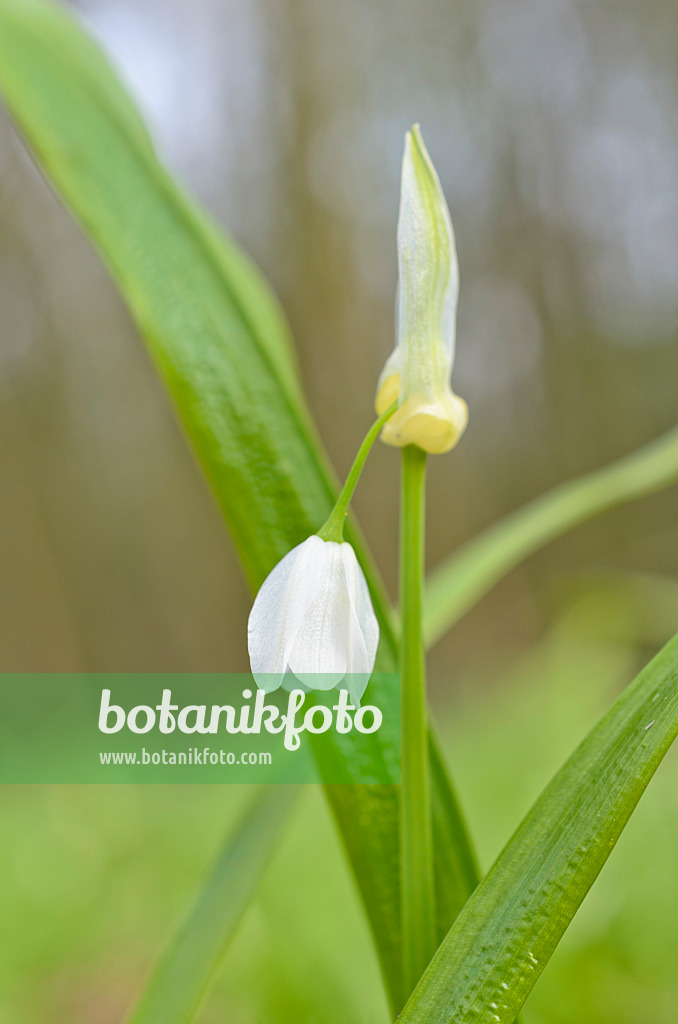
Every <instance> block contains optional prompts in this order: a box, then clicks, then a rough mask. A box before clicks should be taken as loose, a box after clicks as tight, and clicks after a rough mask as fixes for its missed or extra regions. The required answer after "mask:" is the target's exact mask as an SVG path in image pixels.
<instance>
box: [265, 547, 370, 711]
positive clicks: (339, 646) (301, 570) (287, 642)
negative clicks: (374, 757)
mask: <svg viewBox="0 0 678 1024" xmlns="http://www.w3.org/2000/svg"><path fill="white" fill-rule="evenodd" d="M247 641H248V647H249V653H250V663H251V666H252V674H253V676H254V678H255V680H256V682H257V684H258V686H260V687H261V689H263V690H266V691H271V690H276V689H277V688H278V687H279V686H280V685H281V684H283V682H284V681H285V678H284V677H285V674H286V673H293V674H294V676H296V678H297V679H298V680H299V681H300V682H301V683H302V684H303V685H304V686H305V687H306V688H308V689H312V690H330V689H332V687H334V686H338V685H339V684H341V683H342V682H343V683H344V686H345V687H346V688H347V689H348V690H349V693H350V696H351V699H352V700H353V701H354V703H359V701H360V698H361V697H362V695H363V693H364V691H365V687H366V686H367V683H368V680H369V677H370V675H371V673H372V670H373V668H374V662H375V658H376V654H377V645H378V643H379V624H378V622H377V617H376V615H375V614H374V610H373V608H372V602H371V600H370V594H369V591H368V589H367V583H366V581H365V577H364V575H363V572H362V569H361V568H360V566H359V564H358V559H357V558H356V555H355V552H354V550H353V548H352V547H351V545H350V544H348V543H346V542H345V541H342V542H341V543H337V542H336V541H326V540H322V539H321V538H320V537H318V536H315V535H314V536H312V537H309V538H308V539H307V540H305V541H304V542H303V543H302V544H299V545H298V546H297V547H296V548H293V549H292V550H291V551H290V552H289V553H288V554H287V555H285V557H284V558H283V559H282V561H280V562H278V564H277V565H276V567H275V569H273V571H272V572H271V573H270V575H269V576H267V578H266V579H265V580H264V583H263V585H262V587H261V589H260V590H259V593H258V594H257V596H256V599H255V602H254V606H253V608H252V611H251V612H250V617H249V623H248V630H247Z"/></svg>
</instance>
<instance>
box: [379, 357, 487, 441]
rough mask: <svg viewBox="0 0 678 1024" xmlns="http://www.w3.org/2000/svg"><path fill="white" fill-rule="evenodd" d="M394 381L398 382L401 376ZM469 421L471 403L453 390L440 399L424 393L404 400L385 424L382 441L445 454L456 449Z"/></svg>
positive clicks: (384, 388) (380, 398)
mask: <svg viewBox="0 0 678 1024" xmlns="http://www.w3.org/2000/svg"><path fill="white" fill-rule="evenodd" d="M390 380H395V381H396V382H397V377H395V376H394V377H393V378H390ZM389 383H390V381H389V380H387V381H385V382H384V385H382V387H381V388H380V390H379V395H378V397H377V401H378V403H379V405H380V404H381V403H382V401H383V398H382V396H383V393H384V392H385V391H386V389H387V385H388V384H389ZM379 405H378V406H377V409H378V408H379ZM467 423H468V406H467V405H466V402H465V401H464V400H463V398H459V397H458V396H457V395H455V394H453V393H452V392H450V393H449V394H447V395H445V396H444V398H442V399H441V400H439V401H431V400H430V399H429V398H428V397H427V396H423V395H422V396H421V397H413V398H408V399H407V401H406V402H403V404H402V405H401V406H400V407H399V408H398V409H397V410H396V412H395V413H394V414H393V416H392V417H391V418H390V420H389V421H388V422H387V423H386V425H385V426H384V429H383V430H382V432H381V440H382V441H384V442H385V443H386V444H389V445H392V446H393V447H394V448H404V447H405V446H406V445H408V444H416V445H417V447H419V448H422V449H423V450H424V451H425V452H428V453H429V454H430V455H441V454H442V453H443V452H449V451H450V449H452V448H454V446H455V445H456V443H457V441H458V440H459V438H460V437H461V435H462V434H463V433H464V430H465V429H466V424H467Z"/></svg>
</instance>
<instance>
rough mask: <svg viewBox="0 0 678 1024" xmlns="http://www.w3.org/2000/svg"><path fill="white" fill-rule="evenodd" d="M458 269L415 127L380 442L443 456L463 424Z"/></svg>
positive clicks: (406, 172) (409, 141) (405, 175)
mask: <svg viewBox="0 0 678 1024" xmlns="http://www.w3.org/2000/svg"><path fill="white" fill-rule="evenodd" d="M458 294H459V269H458V266H457V252H456V248H455V242H454V231H453V228H452V221H451V219H450V213H449V210H448V208H447V203H446V202H445V196H444V195H443V191H442V188H441V186H440V181H439V180H438V175H437V174H436V172H435V168H434V167H433V164H432V163H431V158H430V157H429V155H428V152H427V151H426V147H425V146H424V141H423V139H422V137H421V132H420V131H419V126H418V125H415V126H414V127H413V128H412V130H411V131H409V132H408V133H407V135H406V138H405V155H404V157H403V168H402V181H401V192H400V213H399V217H398V327H397V339H396V347H395V350H394V351H393V353H392V354H391V356H390V357H389V359H388V360H387V362H386V365H385V367H384V369H383V371H382V373H381V376H380V378H379V384H378V387H377V398H376V408H377V412H378V413H379V414H381V413H383V412H384V411H385V410H386V409H387V408H388V407H389V405H391V404H392V403H393V402H394V401H396V399H397V401H398V409H397V410H396V412H395V413H394V415H393V416H391V418H390V419H389V420H388V422H387V423H386V425H385V426H384V428H383V430H382V434H381V438H382V440H383V441H385V442H386V443H387V444H391V445H394V446H395V447H398V448H402V447H404V446H405V445H408V444H415V445H418V446H419V447H420V448H423V450H424V451H426V452H430V453H432V454H433V453H440V452H447V451H449V450H450V449H451V448H453V447H454V446H455V444H456V443H457V441H458V440H459V438H460V437H461V435H462V433H463V432H464V429H465V428H466V423H467V420H468V409H467V406H466V402H464V401H463V399H461V398H459V397H458V396H457V395H455V394H454V392H453V391H452V389H451V387H450V377H451V374H452V364H453V361H454V344H455V332H456V314H457V298H458Z"/></svg>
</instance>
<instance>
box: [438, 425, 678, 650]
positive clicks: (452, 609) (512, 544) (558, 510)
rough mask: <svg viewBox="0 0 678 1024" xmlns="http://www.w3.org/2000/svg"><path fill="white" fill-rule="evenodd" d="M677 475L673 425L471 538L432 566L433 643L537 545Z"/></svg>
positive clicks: (677, 436) (676, 441) (644, 494)
mask: <svg viewBox="0 0 678 1024" xmlns="http://www.w3.org/2000/svg"><path fill="white" fill-rule="evenodd" d="M676 481H678V430H676V429H674V430H671V431H669V433H667V434H664V436H663V437H660V438H659V439H658V440H657V441H653V442H652V443H651V444H648V445H646V446H645V447H644V448H641V449H639V451H637V452H634V453H633V454H632V455H629V456H627V457H626V458H623V459H620V460H619V461H618V462H614V463H613V464H612V465H610V466H607V467H606V468H605V469H601V470H598V471H597V472H595V473H589V474H587V475H586V476H582V477H579V478H577V479H575V480H570V481H568V482H567V483H564V484H561V485H560V486H559V487H556V488H554V489H553V490H552V491H549V492H548V493H547V494H545V495H543V497H541V498H537V499H536V500H535V501H533V502H531V503H530V504H529V505H526V506H525V508H522V509H519V510H518V511H517V512H513V513H512V514H511V515H508V516H506V517H505V518H504V519H502V520H500V522H498V523H496V524H495V525H494V526H491V527H490V528H489V529H488V530H485V532H484V533H481V534H480V535H479V536H478V537H475V538H474V539H473V540H471V541H469V542H468V543H467V544H466V545H465V546H464V547H462V548H461V549H460V550H459V551H457V552H455V554H454V555H452V556H451V557H450V558H448V559H447V560H446V561H445V562H444V563H443V564H442V565H441V566H440V567H439V568H438V569H436V570H434V572H433V573H432V574H431V576H430V578H429V580H428V582H427V587H426V597H425V604H424V622H425V631H426V640H427V643H428V644H429V645H432V644H434V643H435V642H436V640H439V639H440V637H441V636H442V635H443V634H444V633H445V632H446V631H447V630H448V629H449V628H450V626H452V625H454V623H455V622H457V621H458V620H459V619H460V618H461V617H462V615H464V614H465V613H466V612H467V611H468V610H469V608H471V607H472V606H473V605H474V604H475V603H476V602H477V601H479V600H480V598H481V597H483V595H484V594H486V593H487V591H488V590H490V589H491V588H492V587H493V586H494V585H495V583H497V582H498V580H500V579H501V578H502V576H505V575H506V573H508V572H510V570H511V569H513V568H515V566H516V565H518V564H519V563H520V562H522V561H523V560H524V559H525V558H527V557H528V556H529V555H531V554H533V553H534V552H535V551H538V550H539V548H541V547H543V546H544V545H545V544H548V543H549V542H550V541H552V540H555V539H556V538H557V537H560V536H562V535H563V534H564V533H567V531H568V530H571V529H573V527H575V526H578V525H579V524H580V523H584V522H586V521H587V520H588V519H593V518H594V517H595V516H597V515H600V514H601V513H602V512H607V511H608V510H609V509H612V508H615V507H616V506H617V505H623V504H624V503H625V502H629V501H635V500H636V499H638V498H644V497H647V496H648V495H650V494H654V493H655V491H659V490H661V489H662V488H664V487H668V486H670V485H671V484H674V483H676Z"/></svg>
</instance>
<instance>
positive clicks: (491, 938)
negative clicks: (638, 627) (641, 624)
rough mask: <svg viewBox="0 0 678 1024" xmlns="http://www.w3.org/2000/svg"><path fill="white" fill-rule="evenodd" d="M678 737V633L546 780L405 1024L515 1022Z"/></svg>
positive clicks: (423, 985)
mask: <svg viewBox="0 0 678 1024" xmlns="http://www.w3.org/2000/svg"><path fill="white" fill-rule="evenodd" d="M676 735H678V637H675V638H674V639H673V640H672V641H671V642H670V643H669V644H667V645H666V647H665V648H664V649H663V650H662V651H661V652H660V653H659V654H658V655H657V657H656V658H655V659H654V660H653V661H652V662H651V663H650V664H649V665H648V667H647V668H646V669H645V670H644V671H643V672H642V673H641V674H640V676H638V678H637V679H636V680H635V682H634V683H633V684H632V685H631V686H630V687H628V689H627V690H626V691H625V692H624V693H623V694H622V696H621V697H620V698H619V699H618V700H617V701H616V702H615V704H614V705H613V706H612V708H611V710H610V711H609V712H608V714H607V715H606V716H605V717H604V718H603V719H602V721H601V722H600V723H599V724H598V725H597V726H596V728H595V729H593V731H592V732H590V733H589V735H588V736H587V738H586V739H585V740H584V742H583V743H582V744H581V746H580V747H579V748H578V749H577V750H576V751H575V753H574V754H573V755H572V757H571V758H570V759H569V760H568V761H567V762H566V764H565V765H564V766H563V767H562V768H561V769H560V771H559V772H558V773H557V775H556V776H555V777H554V778H553V780H552V781H551V782H550V783H549V785H548V786H547V787H546V789H545V790H544V792H543V794H542V795H541V797H540V798H539V800H538V801H537V803H536V804H535V805H534V807H533V808H532V810H531V811H530V813H529V814H528V815H527V817H526V818H525V819H524V821H523V822H522V824H521V825H520V827H519V828H518V830H517V832H516V833H515V835H514V836H513V838H512V839H511V840H510V842H509V843H508V845H507V846H506V848H505V849H504V851H503V852H502V853H501V854H500V856H499V857H498V859H497V860H496V862H495V864H494V866H493V867H492V869H491V870H490V872H489V874H488V875H487V876H486V877H485V878H484V879H483V881H482V882H481V883H480V885H479V886H478V888H477V889H476V891H475V893H474V894H473V896H472V897H471V898H470V900H469V901H468V903H467V904H466V906H465V907H464V909H463V910H462V911H461V913H460V914H459V916H458V917H457V919H456V921H455V923H454V925H453V926H452V928H451V930H450V932H449V934H448V935H447V937H446V939H445V941H444V942H443V943H442V945H441V947H440V949H439V950H438V952H437V954H436V956H435V957H434V959H433V961H432V962H431V964H430V965H429V967H428V969H427V971H426V972H425V974H424V976H423V978H422V980H421V982H420V983H419V985H418V987H417V988H416V990H415V992H414V994H413V996H412V997H411V999H410V1000H409V1002H408V1003H407V1005H406V1007H405V1009H404V1010H403V1013H402V1015H401V1017H400V1022H401V1024H452V1022H454V1024H472V1022H474V1021H483V1022H485V1021H487V1022H494V1024H511V1021H513V1019H514V1017H515V1015H516V1013H517V1012H518V1010H519V1009H520V1007H521V1006H522V1005H523V1003H524V1002H525V1000H526V998H527V996H528V995H529V993H530V992H531V990H532V988H533V986H534V984H535V982H536V981H537V978H538V977H539V975H540V974H541V972H542V971H543V969H544V967H545V966H546V964H547V962H548V960H549V958H550V956H551V954H552V953H553V951H554V949H555V948H556V946H557V944H558V942H559V941H560V939H561V937H562V935H563V933H564V932H565V929H566V928H567V926H568V925H569V923H570V921H571V920H572V918H573V917H574V915H575V913H576V911H577V909H578V907H579V906H580V904H581V902H582V900H583V899H584V897H585V896H586V893H587V892H588V891H589V889H590V888H591V886H592V885H593V883H594V881H595V880H596V877H597V876H598V873H599V871H600V869H601V868H602V866H603V864H604V863H605V861H606V860H607V858H608V857H609V855H610V853H611V851H612V849H613V847H614V845H615V843H616V842H617V840H618V839H619V836H620V835H621V833H622V830H623V828H624V826H625V825H626V823H627V821H628V819H629V817H630V816H631V813H632V811H633V809H634V807H635V806H636V804H637V803H638V800H639V799H640V797H641V796H642V793H643V791H644V789H645V787H646V786H647V784H648V782H649V781H650V779H651V778H652V776H653V774H654V772H655V771H656V769H657V767H658V765H659V763H660V762H661V760H662V758H663V756H664V754H665V753H666V752H667V750H668V749H669V747H670V745H671V743H672V742H673V740H674V739H675V737H676ZM648 870H651V859H649V860H648Z"/></svg>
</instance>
